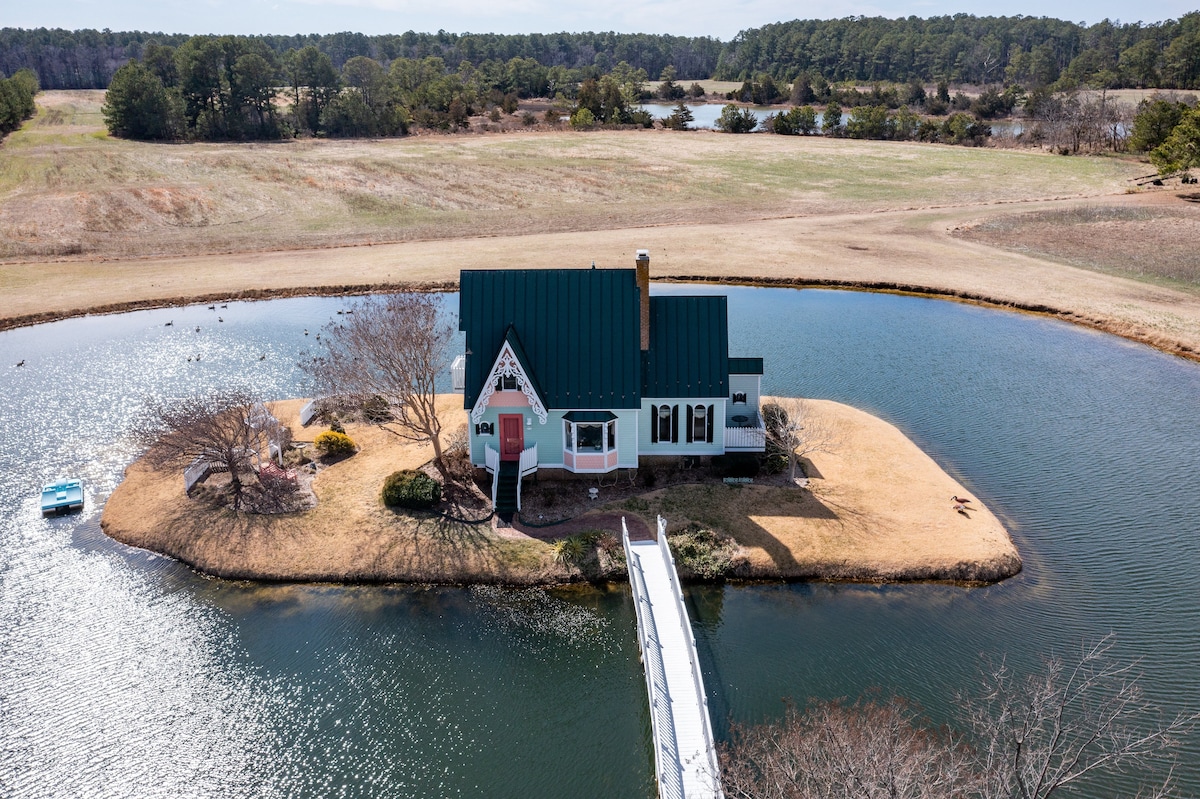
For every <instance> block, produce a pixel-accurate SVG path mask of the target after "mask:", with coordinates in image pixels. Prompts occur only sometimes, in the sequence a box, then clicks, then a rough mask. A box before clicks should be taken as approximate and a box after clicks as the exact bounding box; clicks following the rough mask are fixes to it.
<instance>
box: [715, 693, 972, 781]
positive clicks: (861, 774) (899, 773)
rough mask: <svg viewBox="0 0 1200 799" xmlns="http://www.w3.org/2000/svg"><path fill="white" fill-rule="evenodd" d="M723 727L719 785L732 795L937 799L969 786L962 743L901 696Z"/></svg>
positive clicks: (828, 704)
mask: <svg viewBox="0 0 1200 799" xmlns="http://www.w3.org/2000/svg"><path fill="white" fill-rule="evenodd" d="M730 732H731V740H730V743H729V744H728V745H727V746H726V747H725V748H724V751H723V755H724V760H725V765H724V767H723V770H722V786H721V787H722V788H723V789H724V791H725V795H726V796H729V797H734V798H735V799H738V798H741V797H744V798H745V799H751V797H753V799H834V797H838V798H839V799H840V798H842V797H844V798H845V799H851V797H853V799H875V797H879V798H880V799H883V798H884V797H887V799H944V797H949V796H964V795H969V793H970V792H971V790H972V789H973V788H974V787H975V784H976V778H975V775H974V774H973V773H972V772H971V770H970V759H969V757H968V754H967V751H966V749H965V747H963V746H962V744H961V743H960V742H959V741H957V740H956V739H955V738H953V737H952V734H951V733H950V732H949V731H946V730H942V731H937V732H931V731H929V730H927V729H925V728H924V727H923V726H922V725H921V724H920V719H919V715H918V713H917V711H916V710H915V709H914V708H912V707H911V706H909V705H908V704H907V703H905V702H904V701H903V700H900V699H892V700H890V701H888V702H875V701H859V702H856V703H855V704H853V705H847V704H844V703H842V702H819V703H815V704H813V705H811V706H810V707H809V708H808V709H807V710H806V711H805V712H803V713H801V712H800V711H798V710H797V709H796V708H795V706H792V705H789V706H788V708H787V711H786V713H785V715H784V719H783V721H782V722H780V723H779V724H773V725H760V726H757V727H741V726H737V725H735V726H734V727H733V729H732V730H731V731H730Z"/></svg>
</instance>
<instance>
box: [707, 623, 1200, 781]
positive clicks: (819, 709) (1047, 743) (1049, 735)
mask: <svg viewBox="0 0 1200 799" xmlns="http://www.w3.org/2000/svg"><path fill="white" fill-rule="evenodd" d="M1112 643H1113V642H1112V638H1111V637H1109V638H1105V639H1104V640H1103V641H1101V642H1100V643H1099V644H1096V645H1094V646H1087V647H1084V648H1083V650H1082V652H1081V654H1080V657H1079V659H1078V660H1077V661H1076V662H1075V664H1074V665H1073V666H1070V667H1067V666H1065V665H1064V664H1063V662H1062V661H1061V660H1058V659H1051V660H1048V661H1047V663H1046V668H1045V671H1044V672H1043V673H1041V674H1036V675H1033V676H1030V677H1029V678H1027V679H1024V680H1019V679H1016V678H1015V677H1014V676H1013V674H1012V672H1011V671H1010V670H1009V669H1008V668H1007V667H1006V666H1004V665H1003V664H1002V665H1001V666H999V667H997V668H994V669H991V670H990V671H989V672H988V673H987V674H986V676H985V678H984V689H983V692H982V694H981V695H980V696H978V697H972V698H965V699H964V698H960V701H959V703H958V704H959V707H960V712H961V714H962V722H963V732H961V733H956V732H954V731H952V730H949V729H936V730H935V729H931V728H930V725H929V724H928V723H926V722H925V721H924V720H923V719H921V718H920V715H919V714H918V713H917V712H916V710H914V709H913V708H912V707H910V706H909V705H907V704H906V703H905V702H903V701H902V700H897V699H892V700H890V701H887V702H876V701H859V702H857V703H855V704H853V705H847V704H845V703H842V702H818V703H814V704H812V705H810V707H809V708H807V709H806V710H805V711H804V712H799V711H797V710H796V708H795V707H793V706H791V705H789V706H788V708H787V711H786V713H785V715H784V718H783V720H782V721H780V722H777V723H768V724H763V725H759V726H754V727H742V726H738V725H734V726H733V728H732V730H731V736H730V742H729V743H728V744H726V745H724V746H722V748H721V769H722V782H723V788H724V790H725V794H726V795H727V796H730V797H746V799H749V797H754V798H755V799H801V798H803V799H809V797H818V798H819V799H825V798H826V797H829V798H830V799H832V798H833V797H839V798H841V797H845V798H846V799H849V798H850V797H867V798H868V799H870V798H871V797H877V796H878V797H884V796H886V797H897V799H925V797H931V798H932V797H947V796H955V797H976V798H977V799H1048V797H1052V796H1055V795H1058V794H1060V793H1066V792H1067V791H1069V790H1071V789H1072V788H1076V787H1082V786H1083V785H1085V784H1086V783H1087V781H1088V780H1089V778H1096V777H1099V776H1101V775H1104V774H1107V775H1113V774H1118V773H1120V774H1126V773H1128V772H1129V771H1130V770H1131V769H1134V768H1138V769H1141V770H1142V772H1143V773H1144V774H1146V775H1151V774H1153V769H1154V768H1155V767H1156V766H1157V767H1159V768H1160V769H1162V770H1163V771H1165V772H1166V778H1165V781H1164V782H1163V783H1161V785H1159V786H1158V787H1157V788H1155V789H1154V790H1152V791H1151V794H1150V795H1151V796H1155V797H1161V796H1165V795H1166V792H1167V789H1168V787H1169V782H1170V775H1171V765H1172V755H1173V752H1172V750H1173V749H1175V748H1176V746H1177V745H1178V743H1179V739H1180V737H1181V736H1182V735H1183V734H1185V733H1187V732H1189V731H1191V730H1192V729H1193V728H1194V727H1195V725H1196V722H1197V719H1198V718H1200V716H1198V715H1197V714H1192V715H1178V716H1175V717H1173V718H1162V717H1160V716H1159V714H1158V711H1157V709H1156V708H1155V707H1153V705H1151V703H1149V702H1148V701H1147V700H1146V699H1145V697H1144V695H1143V693H1142V690H1141V687H1140V685H1139V682H1138V680H1139V675H1138V674H1137V673H1136V671H1135V670H1134V667H1135V665H1136V664H1134V665H1130V664H1122V663H1119V662H1118V661H1116V660H1114V659H1113V658H1112V657H1111V648H1112ZM1158 779H1162V774H1161V772H1160V774H1159V777H1158ZM1094 791H1095V786H1094V785H1093V792H1094Z"/></svg>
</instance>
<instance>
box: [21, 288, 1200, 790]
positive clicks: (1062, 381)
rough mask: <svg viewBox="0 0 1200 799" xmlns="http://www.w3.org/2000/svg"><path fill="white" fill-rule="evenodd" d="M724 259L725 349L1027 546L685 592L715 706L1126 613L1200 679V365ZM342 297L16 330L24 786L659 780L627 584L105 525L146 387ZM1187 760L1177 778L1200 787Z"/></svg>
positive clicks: (1049, 325)
mask: <svg viewBox="0 0 1200 799" xmlns="http://www.w3.org/2000/svg"><path fill="white" fill-rule="evenodd" d="M709 290H710V289H706V288H704V287H696V286H686V287H680V286H671V287H656V288H655V291H657V292H663V293H666V292H675V293H702V292H706V291H709ZM720 290H721V291H727V292H728V293H729V294H730V318H731V348H732V352H733V353H734V354H759V353H761V354H762V355H764V356H765V357H766V359H767V375H766V378H765V382H764V389H765V390H766V391H768V392H776V393H799V394H804V395H807V396H815V397H824V398H830V399H836V400H840V401H844V402H849V403H851V404H854V405H857V406H859V407H863V408H866V409H868V410H870V411H872V412H875V413H878V414H880V415H881V416H883V417H884V418H886V419H888V420H890V421H892V422H894V423H896V424H898V425H899V426H900V427H901V428H902V429H903V430H904V431H905V432H907V433H909V434H910V435H911V436H912V437H913V438H914V439H915V440H916V441H917V442H918V443H919V444H920V445H921V446H923V447H924V448H925V449H926V450H928V451H929V452H931V454H932V455H933V456H934V457H935V458H936V459H937V460H938V461H939V462H941V463H942V464H944V465H945V466H946V467H947V468H948V469H949V470H950V471H951V472H952V473H954V474H956V475H958V476H959V477H960V479H962V481H963V483H964V485H966V486H967V487H968V489H969V490H970V491H972V492H974V493H975V494H977V495H978V496H979V497H980V499H982V500H983V501H985V502H987V503H988V504H989V506H991V507H992V508H994V509H995V510H997V511H998V512H999V513H1000V514H1001V515H1002V516H1003V517H1004V518H1005V519H1007V520H1008V521H1009V522H1010V525H1011V527H1012V529H1014V530H1015V533H1016V537H1017V542H1018V546H1019V548H1020V549H1021V552H1022V555H1023V557H1024V558H1025V562H1026V567H1027V568H1026V572H1025V573H1023V574H1022V575H1021V576H1019V577H1018V578H1016V579H1014V580H1011V581H1007V582H1005V583H1002V584H1000V585H997V586H992V587H988V588H982V589H970V590H967V589H961V588H955V587H949V586H919V587H895V586H883V587H871V586H833V585H798V586H771V585H764V586H745V587H731V588H713V587H706V588H699V589H695V590H693V591H691V592H690V593H691V598H690V601H691V604H692V609H693V611H694V612H695V618H696V631H697V639H698V644H699V646H700V648H701V658H702V661H703V664H704V672H705V676H706V678H707V680H708V685H709V690H710V693H711V695H712V700H711V701H712V702H713V707H714V709H715V710H716V714H715V715H716V722H717V724H716V726H717V729H718V732H722V731H723V730H724V729H725V728H726V727H725V721H726V719H728V718H733V719H737V720H741V721H754V720H759V719H761V718H764V717H768V716H772V715H775V714H777V713H778V712H779V711H780V709H781V707H782V706H781V700H782V699H783V698H784V697H788V696H791V697H795V698H797V699H801V700H802V699H804V698H806V697H808V696H818V697H827V698H828V697H837V696H847V695H848V696H856V695H858V694H859V693H861V692H862V691H864V690H867V689H870V688H874V687H878V688H881V689H884V690H896V691H899V692H902V693H904V694H906V695H908V696H911V697H913V698H914V699H916V700H918V701H919V702H921V703H922V704H923V705H924V706H925V707H926V709H927V710H928V711H929V712H930V715H931V716H933V717H934V718H936V719H942V718H946V717H949V716H950V714H951V713H952V710H953V706H952V697H953V696H954V694H955V693H956V692H958V691H961V690H966V689H969V688H970V687H971V686H972V685H973V684H974V681H975V676H976V671H977V668H978V664H979V657H980V654H981V653H989V654H996V653H1003V654H1005V655H1006V656H1007V657H1008V658H1009V661H1010V662H1011V663H1013V665H1014V666H1017V667H1036V665H1037V661H1038V659H1039V657H1040V656H1041V654H1042V653H1044V652H1046V651H1048V650H1050V649H1052V648H1059V649H1060V651H1061V649H1062V648H1063V647H1064V646H1070V645H1072V644H1073V643H1075V642H1077V641H1079V640H1081V639H1082V638H1085V637H1092V638H1095V637H1099V636H1100V635H1103V634H1105V633H1107V632H1109V631H1116V632H1117V634H1118V636H1119V638H1118V640H1119V646H1120V649H1121V653H1122V654H1124V655H1133V654H1141V655H1144V656H1145V660H1144V663H1143V666H1144V670H1145V671H1146V674H1147V683H1146V685H1147V688H1148V689H1149V691H1150V693H1151V695H1152V696H1153V697H1154V698H1155V699H1156V700H1158V701H1161V702H1163V703H1164V704H1165V705H1166V706H1167V707H1168V708H1181V707H1192V708H1196V707H1200V687H1198V686H1197V685H1196V683H1195V679H1194V674H1195V671H1196V668H1197V667H1198V666H1200V638H1198V637H1197V636H1196V634H1195V631H1196V630H1197V629H1200V599H1198V598H1197V597H1196V596H1195V595H1194V592H1191V591H1190V586H1191V585H1194V584H1195V583H1196V581H1197V578H1200V539H1198V538H1197V537H1196V536H1195V531H1194V524H1193V523H1192V520H1194V519H1195V518H1197V515H1198V514H1200V498H1198V497H1197V495H1196V492H1195V491H1194V487H1195V483H1194V480H1193V479H1192V477H1191V473H1192V472H1193V471H1194V467H1195V452H1197V451H1200V414H1198V413H1197V412H1196V411H1197V410H1198V407H1197V406H1198V400H1200V369H1197V368H1196V366H1194V365H1192V364H1188V363H1185V362H1182V361H1178V360H1175V359H1172V358H1169V357H1166V356H1162V355H1160V354H1158V353H1155V352H1152V351H1149V350H1147V349H1146V348H1144V347H1139V346H1137V345H1132V344H1128V343H1127V342H1123V341H1120V340H1117V339H1112V338H1109V337H1105V336H1101V335H1099V334H1095V333H1092V332H1089V331H1085V330H1080V329H1075V328H1069V327H1066V326H1064V325H1060V324H1057V323H1054V322H1048V321H1045V320H1041V319H1036V318H1030V317H1024V316H1016V315H1008V314H1001V313H996V312H992V311H987V310H984V309H979V308H974V307H970V306H964V305H954V304H948V303H941V302H933V301H927V300H920V299H916V298H911V297H887V296H873V295H862V294H852V293H846V292H827V291H804V292H795V291H780V290H759V289H738V288H734V289H726V288H722V289H720ZM447 301H448V302H449V303H450V304H451V305H453V301H454V299H453V298H448V300H447ZM344 305H345V301H344V300H338V299H297V300H283V301H277V302H271V303H261V304H247V303H230V305H229V307H228V308H227V309H222V310H220V311H218V312H214V311H209V310H208V309H207V308H203V307H192V308H176V309H164V310H160V311H152V312H141V313H134V314H125V315H119V316H111V317H99V318H89V319H79V320H72V321H69V322H64V323H59V324H54V325H45V326H41V327H38V328H31V329H25V330H17V331H10V332H7V333H3V334H0V364H6V365H7V366H0V368H3V369H6V371H4V372H3V373H2V374H3V387H4V394H5V398H6V406H5V409H4V416H3V420H4V430H5V434H4V436H3V437H0V507H2V508H3V510H4V512H3V513H2V514H0V614H2V615H0V618H2V619H4V621H3V622H2V623H0V719H2V721H3V723H0V752H2V753H3V757H0V787H2V789H3V790H0V793H3V794H6V795H7V794H12V795H22V796H23V795H36V796H43V795H45V796H54V795H64V796H74V795H81V794H86V795H89V796H91V795H96V796H128V795H133V794H137V795H145V796H174V795H178V794H185V795H231V796H273V795H275V794H282V795H287V796H326V795H331V794H337V795H346V796H378V795H398V796H399V795H420V796H452V795H471V796H473V795H479V794H487V795H491V796H514V797H515V796H561V795H572V796H614V795H620V796H636V795H643V796H649V795H652V793H653V787H652V780H653V764H652V761H651V759H650V756H651V755H650V750H649V748H648V745H647V742H648V740H649V717H648V713H647V709H646V708H645V706H644V705H645V697H644V688H643V683H642V675H641V671H640V666H639V664H638V658H637V651H636V641H635V638H634V633H633V629H634V628H633V624H634V622H633V612H632V608H631V607H630V605H629V603H628V598H627V595H626V593H625V591H624V589H623V588H620V587H615V588H611V589H592V588H583V589H568V590H562V591H552V592H540V591H506V590H501V589H495V588H486V587H482V588H475V589H450V588H448V589H432V588H420V587H416V588H407V587H405V588H387V587H375V588H338V587H332V586H278V585H265V586H263V585H250V584H235V583H227V582H222V581H217V580H207V579H203V578H199V577H197V576H196V575H194V574H192V573H191V572H189V571H188V570H186V569H183V568H181V567H179V566H178V565H177V564H175V563H173V562H171V561H169V560H167V559H164V558H159V557H157V556H153V555H150V554H148V553H144V552H138V551H134V550H130V549H128V548H125V547H122V546H119V545H116V544H114V543H113V542H111V541H110V540H108V539H107V538H106V537H104V535H103V534H102V533H101V531H100V530H99V524H98V522H99V511H100V508H101V507H102V505H103V502H104V500H105V498H106V497H107V496H108V494H109V492H110V491H111V490H112V488H113V486H115V485H116V483H117V482H118V481H119V479H120V474H121V470H122V469H123V467H124V465H125V464H126V463H127V462H128V461H129V459H130V458H131V457H132V456H133V454H134V451H135V450H134V446H133V444H132V442H131V441H130V440H129V439H128V437H127V435H126V433H125V430H126V429H127V426H128V424H129V421H130V420H131V419H132V418H133V416H134V414H136V413H137V411H138V408H139V407H140V404H141V401H142V398H143V396H145V395H147V394H153V395H155V396H164V397H170V396H182V395H185V394H188V393H191V392H199V391H203V390H208V389H211V388H215V387H221V386H233V385H238V386H244V385H250V386H253V387H255V388H257V389H258V390H260V391H261V392H262V393H263V394H265V395H266V396H267V397H268V398H275V397H286V396H294V395H297V394H300V393H302V392H303V388H302V386H301V383H300V375H299V373H298V372H297V370H296V368H295V363H296V361H297V360H298V358H299V356H300V353H301V352H302V351H303V350H304V349H305V347H306V346H311V345H312V343H313V340H312V336H309V337H305V336H304V334H303V331H304V330H305V329H308V330H309V331H310V332H315V331H316V330H318V329H319V328H320V327H321V325H322V324H323V323H324V322H325V321H327V320H328V319H330V318H334V316H335V313H336V310H337V309H338V308H341V307H344ZM218 315H219V316H221V317H223V318H224V321H223V322H218V321H216V319H217V316H218ZM167 321H171V322H172V324H171V325H170V326H167V325H166V324H165V323H166V322H167ZM196 327H200V331H199V332H197V331H196V330H195V328H196ZM264 355H265V356H266V357H265V358H263V357H262V356H264ZM196 356H199V359H198V360H197V357H196ZM189 357H190V358H191V359H192V360H190V361H189V360H188V358H189ZM22 359H24V360H25V361H26V366H25V367H22V368H21V369H16V368H14V367H12V366H11V365H12V364H15V363H16V362H17V361H19V360H22ZM64 475H72V476H81V477H83V478H84V479H85V481H86V482H87V485H88V497H87V500H88V506H87V509H86V510H85V512H84V513H83V514H81V515H79V516H74V517H63V518H58V519H41V518H40V517H39V515H38V511H37V500H36V491H37V489H38V487H39V486H40V485H41V484H42V483H43V482H47V481H49V480H51V479H53V478H56V477H59V476H64ZM896 477H897V479H898V480H901V479H903V475H897V476H896ZM1188 757H1189V758H1190V760H1189V762H1191V763H1195V762H1200V749H1197V748H1196V746H1195V745H1194V744H1189V749H1188ZM1180 776H1181V778H1182V780H1183V783H1184V784H1183V788H1184V789H1185V790H1184V793H1185V794H1186V793H1187V792H1189V791H1190V792H1196V791H1197V790H1200V778H1198V777H1196V776H1195V775H1194V774H1191V773H1188V774H1183V773H1181V774H1180Z"/></svg>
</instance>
